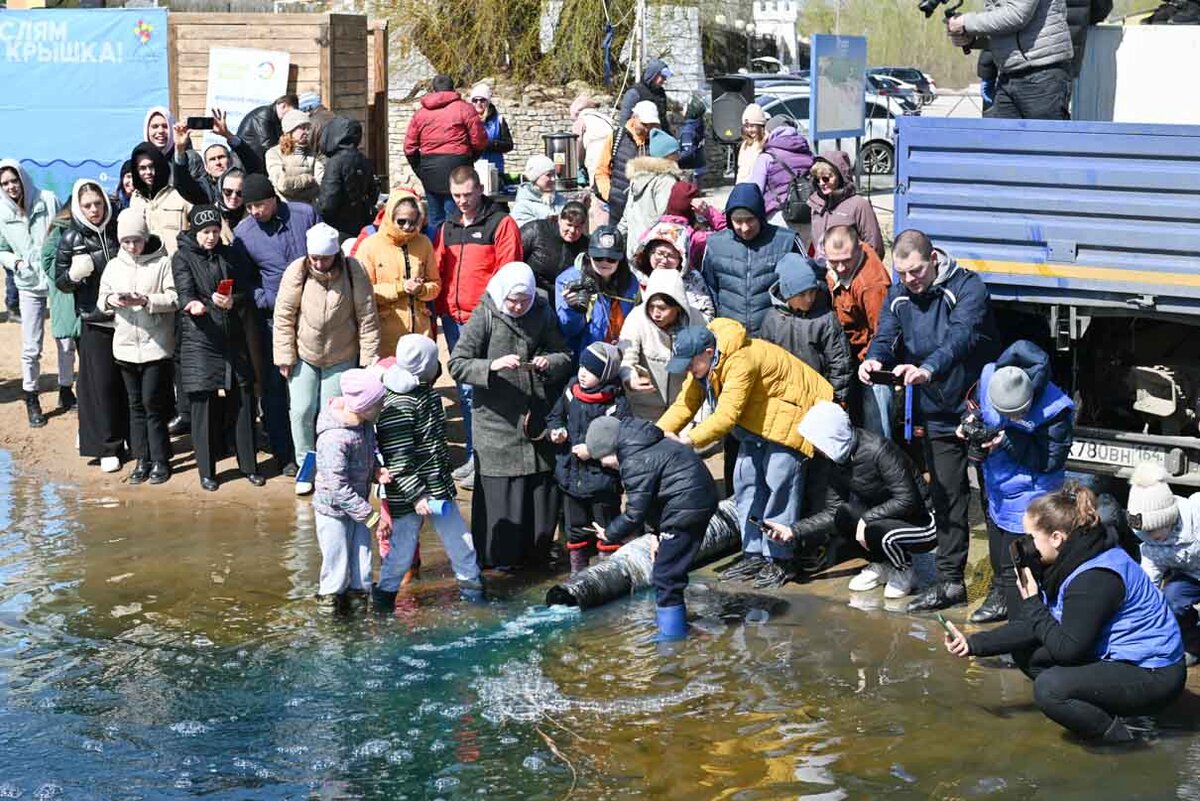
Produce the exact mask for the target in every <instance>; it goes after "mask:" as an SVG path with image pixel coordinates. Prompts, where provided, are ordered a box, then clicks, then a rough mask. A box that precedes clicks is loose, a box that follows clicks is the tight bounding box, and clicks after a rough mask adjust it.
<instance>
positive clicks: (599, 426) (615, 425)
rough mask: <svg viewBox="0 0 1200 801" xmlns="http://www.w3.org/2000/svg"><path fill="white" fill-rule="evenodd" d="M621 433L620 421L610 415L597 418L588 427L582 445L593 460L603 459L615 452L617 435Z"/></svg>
mask: <svg viewBox="0 0 1200 801" xmlns="http://www.w3.org/2000/svg"><path fill="white" fill-rule="evenodd" d="M620 432H621V421H620V420H618V419H617V418H615V417H612V416H610V415H607V414H606V415H604V416H602V417H597V418H596V419H595V420H593V421H592V424H591V425H590V426H588V430H587V434H586V435H585V436H584V438H583V444H584V445H586V446H587V449H588V454H589V455H590V456H591V457H592V458H593V459H603V458H604V457H605V456H612V455H613V454H614V453H616V452H617V435H618V434H619V433H620Z"/></svg>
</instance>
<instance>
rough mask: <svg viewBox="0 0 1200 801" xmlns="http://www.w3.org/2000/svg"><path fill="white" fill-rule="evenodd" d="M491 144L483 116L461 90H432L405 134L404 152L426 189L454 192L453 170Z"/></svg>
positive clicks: (441, 192) (471, 160) (437, 191)
mask: <svg viewBox="0 0 1200 801" xmlns="http://www.w3.org/2000/svg"><path fill="white" fill-rule="evenodd" d="M487 146H488V135H487V130H486V129H485V128H484V127H483V120H481V119H480V118H479V114H477V113H476V112H475V109H474V108H472V107H471V104H470V103H468V102H467V101H465V100H463V99H462V98H461V97H460V96H459V94H458V92H454V91H447V92H429V93H428V94H426V95H425V96H424V97H422V98H421V107H420V108H418V109H417V112H416V113H415V114H413V117H412V120H410V121H409V123H408V131H406V132H405V134H404V155H405V156H406V157H407V158H408V163H409V164H410V165H411V166H412V168H413V172H415V173H416V174H417V177H418V178H420V179H421V183H422V184H423V185H424V187H425V191H426V192H436V193H437V194H439V195H446V194H449V192H450V173H451V172H453V171H454V168H455V167H461V166H463V165H471V164H473V163H474V161H475V157H476V156H478V155H479V154H480V153H483V152H484V150H486V149H487Z"/></svg>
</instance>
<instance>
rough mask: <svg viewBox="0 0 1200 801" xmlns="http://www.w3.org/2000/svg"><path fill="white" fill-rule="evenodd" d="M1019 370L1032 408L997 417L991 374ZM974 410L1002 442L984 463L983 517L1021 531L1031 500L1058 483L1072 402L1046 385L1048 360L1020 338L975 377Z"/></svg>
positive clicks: (1062, 472)
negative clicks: (977, 408)
mask: <svg viewBox="0 0 1200 801" xmlns="http://www.w3.org/2000/svg"><path fill="white" fill-rule="evenodd" d="M1001 367H1019V368H1021V370H1023V371H1024V372H1025V374H1026V375H1027V376H1029V380H1030V383H1031V384H1032V386H1033V405H1032V406H1030V408H1029V411H1028V412H1026V413H1025V414H1024V415H1023V416H1022V417H1021V419H1020V420H1013V419H1010V418H1008V417H1004V416H1002V415H1000V414H999V413H998V412H997V411H996V409H995V407H994V406H992V402H991V400H990V399H989V398H988V387H989V386H990V384H991V381H992V375H993V374H995V372H996V370H998V369H999V368H1001ZM978 398H979V406H980V410H981V411H982V413H983V419H984V422H986V423H987V424H988V426H990V427H992V428H995V429H1000V430H1003V431H1004V441H1003V442H1002V443H1001V445H1000V447H999V448H997V449H995V450H993V451H992V452H991V453H990V454H989V455H988V457H987V459H985V460H984V462H983V478H984V483H985V486H986V487H987V505H988V515H990V516H991V518H992V521H993V522H995V524H996V525H997V526H999V527H1000V528H1002V529H1004V530H1005V531H1014V532H1021V531H1024V530H1025V529H1024V525H1023V523H1022V518H1023V517H1024V516H1025V510H1026V509H1027V508H1029V504H1030V503H1032V502H1033V501H1034V500H1035V499H1036V498H1039V497H1041V496H1042V495H1045V494H1046V493H1048V492H1053V491H1054V490H1056V489H1058V488H1059V487H1061V486H1062V485H1063V481H1065V480H1066V473H1067V457H1068V456H1070V454H1071V435H1072V433H1073V432H1074V428H1075V426H1074V415H1075V402H1074V401H1072V400H1071V398H1070V397H1069V396H1068V395H1067V394H1066V393H1065V392H1063V391H1062V390H1061V389H1059V388H1058V387H1057V386H1056V385H1055V384H1054V383H1053V382H1051V381H1050V357H1049V356H1048V355H1047V354H1046V352H1045V351H1044V350H1042V349H1041V348H1039V347H1038V346H1037V345H1035V344H1033V343H1032V342H1028V341H1026V340H1024V339H1020V340H1017V341H1016V342H1014V343H1013V344H1011V345H1009V346H1008V347H1007V348H1006V349H1005V351H1004V352H1003V353H1001V354H1000V357H999V358H998V359H996V361H995V362H994V363H993V364H987V365H984V368H983V372H982V373H981V374H980V376H979V390H978Z"/></svg>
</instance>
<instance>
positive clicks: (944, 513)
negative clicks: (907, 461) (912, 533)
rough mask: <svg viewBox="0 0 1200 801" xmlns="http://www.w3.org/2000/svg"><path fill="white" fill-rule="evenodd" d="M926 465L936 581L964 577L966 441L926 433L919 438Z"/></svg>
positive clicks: (968, 487)
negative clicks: (934, 527)
mask: <svg viewBox="0 0 1200 801" xmlns="http://www.w3.org/2000/svg"><path fill="white" fill-rule="evenodd" d="M921 447H922V449H923V450H924V456H925V468H926V469H927V470H928V471H929V475H930V479H931V481H930V486H929V490H930V495H932V496H933V511H934V515H935V516H936V517H937V526H938V545H937V572H938V580H939V581H956V582H961V581H962V580H963V572H964V571H965V570H966V567H967V546H968V544H969V543H968V537H969V536H970V525H969V523H968V521H967V504H968V501H969V500H970V494H971V485H970V483H969V482H968V481H967V443H966V441H964V440H961V439H959V438H958V437H956V436H954V435H953V434H950V435H949V436H939V437H925V438H924V439H923V440H922V441H921Z"/></svg>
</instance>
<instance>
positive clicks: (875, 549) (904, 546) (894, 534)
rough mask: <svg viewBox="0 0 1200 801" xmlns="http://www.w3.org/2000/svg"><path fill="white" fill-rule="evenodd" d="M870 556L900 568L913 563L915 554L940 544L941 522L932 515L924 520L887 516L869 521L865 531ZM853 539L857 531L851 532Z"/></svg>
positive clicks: (903, 568) (871, 558)
mask: <svg viewBox="0 0 1200 801" xmlns="http://www.w3.org/2000/svg"><path fill="white" fill-rule="evenodd" d="M863 535H864V539H866V541H867V555H868V558H869V559H870V560H871V561H872V562H886V563H888V564H890V565H891V566H892V567H894V568H896V569H897V570H905V569H906V568H908V566H909V565H911V564H912V556H911V554H914V553H927V552H929V551H932V550H933V549H934V548H935V547H936V546H937V537H938V535H937V524H936V523H935V522H934V518H933V516H932V515H930V516H929V517H927V518H926V519H924V520H916V521H913V520H900V519H897V518H884V519H882V520H872V521H871V522H870V523H867V525H866V528H865V530H864V531H863ZM850 537H851V538H853V537H854V534H853V533H851V534H850Z"/></svg>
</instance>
